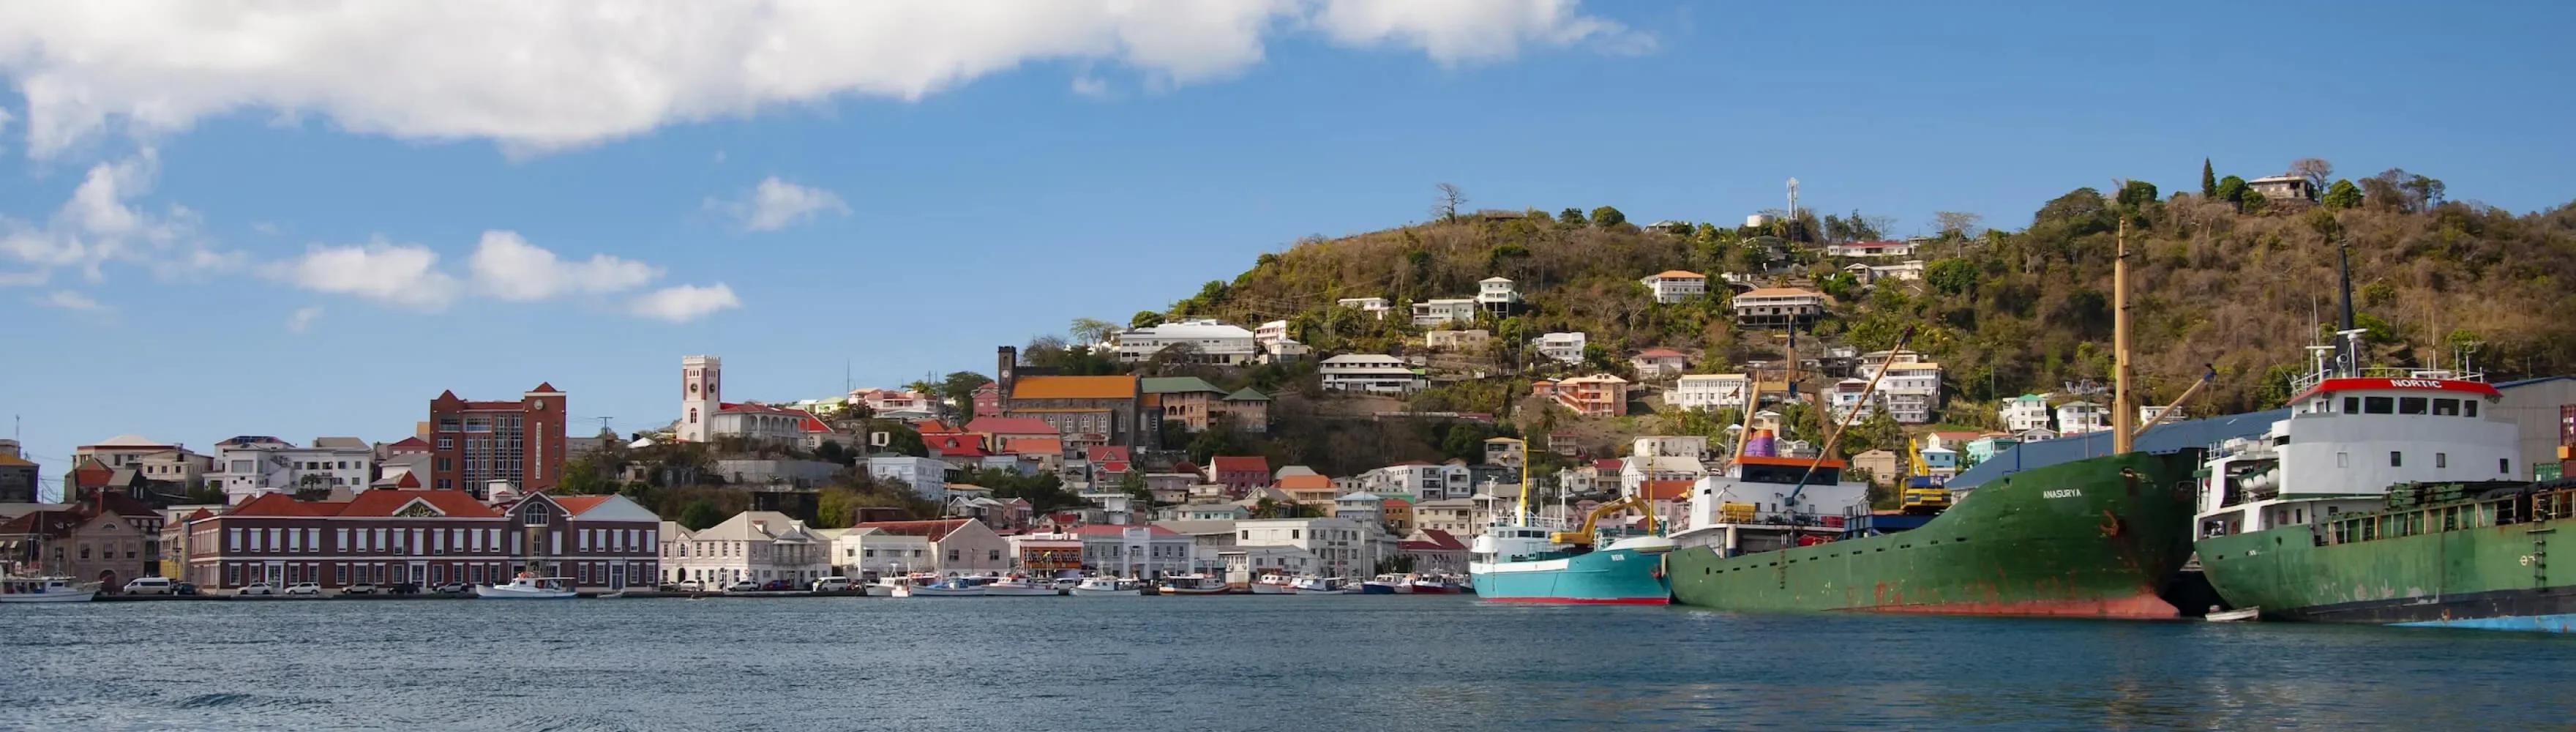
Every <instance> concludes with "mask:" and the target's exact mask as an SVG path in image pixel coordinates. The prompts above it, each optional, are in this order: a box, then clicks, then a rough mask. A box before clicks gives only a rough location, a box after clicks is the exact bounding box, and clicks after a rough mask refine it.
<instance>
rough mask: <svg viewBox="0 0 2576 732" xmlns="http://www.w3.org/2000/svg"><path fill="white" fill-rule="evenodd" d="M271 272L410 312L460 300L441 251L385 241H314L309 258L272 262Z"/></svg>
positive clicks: (439, 307) (306, 255) (314, 288)
mask: <svg viewBox="0 0 2576 732" xmlns="http://www.w3.org/2000/svg"><path fill="white" fill-rule="evenodd" d="M269 272H270V274H271V275H272V276H274V277H277V278H278V279H282V280H285V281H287V282H289V283H293V284H294V285H295V286H297V287H302V288H304V289H307V290H312V291H315V292H327V293H331V294H335V295H351V296H355V297H360V298H364V299H367V300H373V301H376V302H379V303H383V304H386V305H391V306H394V307H399V308H406V309H411V310H422V311H437V310H444V309H446V308H447V305H448V303H450V302H454V301H455V300H456V292H457V290H458V285H457V281H456V278H455V277H454V276H451V275H449V274H447V273H446V272H443V271H440V270H439V269H438V252H434V251H431V250H430V249H429V248H428V247H424V246H419V245H414V244H394V243H391V242H387V241H385V240H382V239H378V240H375V241H372V242H368V243H366V244H353V245H349V246H323V245H319V244H317V245H313V246H311V247H307V248H306V249H305V251H304V256H302V257H297V258H295V259H293V260H289V261H286V262H281V263H278V264H275V265H272V266H271V267H270V268H269Z"/></svg>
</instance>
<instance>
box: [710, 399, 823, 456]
mask: <svg viewBox="0 0 2576 732" xmlns="http://www.w3.org/2000/svg"><path fill="white" fill-rule="evenodd" d="M704 434H705V436H706V437H708V438H710V439H712V438H717V437H740V438H743V439H745V440H750V441H753V442H765V443H770V444H778V445H799V446H802V447H805V448H807V449H813V448H817V447H822V446H823V442H824V441H825V440H829V439H832V428H831V427H830V426H828V425H825V424H823V420H820V419H816V418H815V417H814V415H813V414H812V413H809V412H806V411H805V410H802V409H793V408H789V407H780V406H772V405H768V404H758V403H743V404H733V403H723V404H718V405H717V406H716V410H715V414H714V415H712V416H709V417H708V418H707V422H706V424H705V425H704Z"/></svg>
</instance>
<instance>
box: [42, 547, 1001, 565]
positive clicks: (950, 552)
mask: <svg viewBox="0 0 2576 732" xmlns="http://www.w3.org/2000/svg"><path fill="white" fill-rule="evenodd" d="M81 556H84V557H86V556H89V552H88V551H87V550H83V551H82V552H81ZM948 561H951V562H954V561H957V550H955V549H950V550H948Z"/></svg>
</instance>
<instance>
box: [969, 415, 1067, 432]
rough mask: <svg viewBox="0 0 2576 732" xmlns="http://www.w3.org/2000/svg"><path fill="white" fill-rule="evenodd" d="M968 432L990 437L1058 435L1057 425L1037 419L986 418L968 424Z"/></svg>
mask: <svg viewBox="0 0 2576 732" xmlns="http://www.w3.org/2000/svg"><path fill="white" fill-rule="evenodd" d="M966 431H968V432H981V433H984V434H988V435H1058V434H1063V433H1061V432H1057V431H1056V428H1055V425H1051V424H1047V423H1046V420H1043V419H1038V418H1036V417H985V418H982V419H977V420H975V421H973V422H968V423H966Z"/></svg>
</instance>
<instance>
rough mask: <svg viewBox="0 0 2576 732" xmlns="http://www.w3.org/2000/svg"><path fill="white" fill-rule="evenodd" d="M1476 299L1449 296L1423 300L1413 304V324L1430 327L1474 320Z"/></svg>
mask: <svg viewBox="0 0 2576 732" xmlns="http://www.w3.org/2000/svg"><path fill="white" fill-rule="evenodd" d="M1476 308H1477V305H1476V299H1475V298H1472V297H1449V298H1435V299H1431V300H1424V301H1422V302H1417V303H1414V304H1413V325H1414V327H1417V328H1430V327H1434V326H1438V325H1441V324H1444V323H1473V322H1476Z"/></svg>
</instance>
